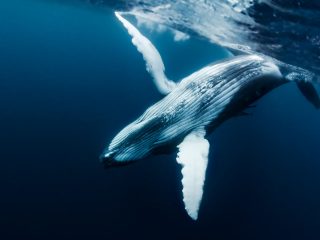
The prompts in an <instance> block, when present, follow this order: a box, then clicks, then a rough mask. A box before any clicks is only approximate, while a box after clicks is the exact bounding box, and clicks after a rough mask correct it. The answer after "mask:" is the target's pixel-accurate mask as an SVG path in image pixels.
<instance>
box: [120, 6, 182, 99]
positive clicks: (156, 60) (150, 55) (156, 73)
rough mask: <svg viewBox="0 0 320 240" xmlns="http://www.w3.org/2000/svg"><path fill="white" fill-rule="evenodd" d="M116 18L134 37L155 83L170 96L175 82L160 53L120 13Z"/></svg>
mask: <svg viewBox="0 0 320 240" xmlns="http://www.w3.org/2000/svg"><path fill="white" fill-rule="evenodd" d="M115 15H116V17H117V18H118V19H119V21H120V22H121V23H122V24H123V26H124V27H125V28H126V29H127V30H128V33H129V34H130V36H131V37H132V43H133V45H134V46H136V47H137V50H138V51H139V52H140V53H141V54H142V56H143V59H144V60H145V62H146V65H147V71H148V72H149V73H150V74H151V75H152V77H153V79H154V83H155V85H156V87H157V88H158V90H159V92H161V93H162V94H168V93H169V92H171V91H172V89H173V88H175V86H176V84H175V82H173V81H171V80H169V79H168V78H167V77H166V75H165V73H164V71H165V67H164V64H163V61H162V58H161V56H160V53H159V52H158V50H157V49H156V48H155V46H154V45H153V44H152V43H151V42H150V40H149V39H148V38H146V37H145V36H143V35H142V34H141V33H140V32H139V30H138V29H137V28H136V27H135V26H133V25H132V24H131V23H130V22H129V21H128V20H126V19H125V18H124V17H123V16H122V15H121V13H120V12H115Z"/></svg>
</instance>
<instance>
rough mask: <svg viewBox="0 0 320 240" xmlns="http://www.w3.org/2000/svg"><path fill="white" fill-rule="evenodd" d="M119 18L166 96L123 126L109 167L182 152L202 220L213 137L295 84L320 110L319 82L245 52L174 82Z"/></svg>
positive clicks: (191, 203)
mask: <svg viewBox="0 0 320 240" xmlns="http://www.w3.org/2000/svg"><path fill="white" fill-rule="evenodd" d="M115 14H116V17H117V18H118V19H119V20H120V22H121V23H122V24H123V26H124V27H125V28H126V29H127V31H128V33H129V35H130V36H131V37H132V43H133V44H134V45H135V46H136V47H137V49H138V51H139V52H140V53H141V54H142V56H143V58H144V60H145V61H146V65H147V71H149V72H150V74H151V76H152V77H153V79H154V82H155V83H156V86H157V88H158V89H159V91H160V92H161V93H162V94H163V95H164V97H163V98H162V99H161V100H160V101H158V102H156V103H154V104H153V105H151V106H150V107H149V108H147V109H146V110H145V111H144V112H143V113H142V114H141V116H140V117H138V118H137V119H136V120H135V121H133V122H131V123H130V124H129V125H127V126H126V127H124V128H123V129H122V130H121V131H120V132H119V133H118V134H117V135H116V136H115V137H114V138H113V139H112V140H111V142H110V144H108V146H107V147H106V149H105V150H104V151H103V153H102V154H101V157H100V159H101V162H102V163H103V165H104V166H105V167H106V168H109V167H116V166H123V165H127V164H130V163H133V162H135V161H137V160H139V159H143V158H146V157H147V156H150V155H156V154H166V153H171V152H177V157H176V161H177V163H178V164H180V165H181V173H182V195H183V202H184V206H185V210H186V212H187V214H188V215H189V216H190V217H191V218H192V219H193V220H197V218H198V212H199V208H200V204H201V199H202V196H203V187H204V183H205V175H206V168H207V165H208V160H209V159H208V156H209V148H210V143H209V141H208V140H207V138H208V136H209V135H210V134H212V133H213V132H214V130H215V129H216V128H217V127H219V126H220V125H221V124H223V123H224V122H225V121H227V120H228V119H230V118H233V117H237V116H242V115H247V112H246V110H247V109H248V108H249V107H250V106H252V104H254V103H255V102H256V101H257V100H259V99H260V98H261V97H263V96H265V95H266V94H268V93H269V92H270V91H272V90H273V89H275V88H277V87H280V86H281V85H283V84H286V83H291V82H294V83H296V84H297V86H298V89H300V91H301V92H302V94H303V95H304V96H305V97H306V99H307V100H308V101H309V102H311V103H312V104H313V105H314V106H315V107H316V108H320V97H319V96H320V94H319V93H320V90H319V79H318V78H317V76H315V75H313V74H311V73H308V72H305V71H302V70H300V69H297V68H290V67H288V66H283V65H281V64H278V63H277V62H276V61H273V60H272V59H270V58H266V57H263V56H261V55H259V54H247V53H241V54H239V55H236V56H235V55H233V56H231V57H228V58H227V59H223V60H221V61H218V62H214V63H212V64H209V65H207V66H205V67H203V68H201V69H200V70H198V71H196V72H194V73H192V74H191V75H189V76H186V77H185V78H183V79H181V80H180V81H172V80H169V79H168V78H167V77H166V75H165V73H164V64H163V62H162V59H161V55H160V53H159V52H158V51H157V49H156V48H155V46H154V45H153V44H152V43H151V42H150V41H149V40H148V39H147V38H146V37H145V36H144V35H142V34H141V33H140V32H139V30H138V29H137V28H136V27H135V26H134V25H132V24H131V23H130V22H129V21H128V20H126V19H125V18H124V15H125V13H120V12H116V13H115Z"/></svg>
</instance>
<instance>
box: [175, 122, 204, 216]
mask: <svg viewBox="0 0 320 240" xmlns="http://www.w3.org/2000/svg"><path fill="white" fill-rule="evenodd" d="M204 137H205V130H204V129H203V128H201V129H198V130H195V131H193V132H191V133H190V134H189V135H187V136H186V137H185V138H184V140H183V142H182V143H181V144H179V145H178V148H179V152H178V155H177V162H178V163H179V164H181V165H182V170H181V172H182V187H183V189H182V193H183V202H184V205H185V209H186V211H187V213H188V214H189V216H190V217H191V218H192V219H194V220H197V218H198V211H199V207H200V203H201V199H202V194H203V186H204V180H205V174H206V168H207V164H208V154H209V142H208V140H206V139H205V138H204Z"/></svg>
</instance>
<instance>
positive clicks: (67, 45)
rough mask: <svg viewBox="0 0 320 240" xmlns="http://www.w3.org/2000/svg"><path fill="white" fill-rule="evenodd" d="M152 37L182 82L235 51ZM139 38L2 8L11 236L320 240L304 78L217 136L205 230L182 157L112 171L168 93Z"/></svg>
mask: <svg viewBox="0 0 320 240" xmlns="http://www.w3.org/2000/svg"><path fill="white" fill-rule="evenodd" d="M150 38H151V39H152V41H153V42H154V43H155V44H156V45H157V47H158V49H159V51H160V52H161V54H162V56H163V59H164V62H165V65H166V68H167V73H168V76H169V77H171V78H172V79H180V78H182V77H183V76H186V75H187V74H190V73H192V72H193V71H195V70H197V69H199V68H200V67H201V66H203V65H205V64H207V63H210V62H211V61H213V60H216V59H219V58H222V57H226V56H227V54H226V53H225V52H224V51H223V50H222V49H220V48H218V47H216V46H213V45H210V44H209V43H205V42H201V41H199V40H188V41H186V42H181V43H174V42H173V40H172V36H171V35H170V33H164V34H160V35H159V34H158V33H156V32H153V33H152V34H150ZM130 41H131V40H130V37H129V36H128V35H127V33H126V31H125V30H124V29H123V27H122V26H121V24H120V23H119V22H118V21H117V20H116V19H115V17H114V15H113V13H112V12H111V10H110V9H99V10H98V9H94V8H92V9H90V8H89V9H88V8H84V7H82V6H76V5H75V6H70V5H69V6H64V5H62V4H57V3H51V2H50V3H46V2H37V1H31V0H30V1H22V0H20V1H19V0H10V1H1V2H0V54H1V55H0V123H1V124H0V190H1V195H0V239H3V240H7V239H129V238H130V239H219V240H223V239H266V240H269V239H299V240H301V239H308V240H312V239H319V238H320V147H319V146H320V144H319V142H320V141H319V140H320V139H319V136H320V112H319V111H317V110H315V109H314V108H313V107H312V106H311V105H310V104H309V103H308V102H307V101H305V99H304V98H303V96H302V95H301V94H300V93H299V91H298V89H297V88H296V86H295V85H294V84H288V85H286V86H283V87H281V88H279V89H276V90H275V91H273V92H272V93H270V94H269V95H267V96H266V97H264V98H263V99H262V100H261V101H259V102H258V103H257V107H256V108H255V109H253V110H251V112H252V115H251V116H249V117H238V118H234V119H232V120H230V121H228V122H226V123H225V124H223V125H222V126H221V127H220V128H219V129H218V130H217V131H215V132H214V133H213V134H212V136H211V139H210V142H211V153H210V158H209V160H210V161H209V166H208V170H207V180H206V184H205V191H204V197H203V202H202V205H201V209H200V213H199V220H198V221H197V222H194V221H192V220H191V219H190V218H189V217H188V216H187V214H186V213H185V211H184V209H183V208H184V207H183V203H182V197H181V183H180V181H181V179H180V178H181V174H180V167H179V166H178V164H176V162H175V155H174V154H173V155H169V156H157V157H150V158H148V159H145V160H142V161H140V162H138V163H136V164H133V165H130V166H127V167H123V168H117V169H108V170H104V169H103V167H102V165H101V164H100V163H99V160H98V157H99V155H100V153H101V152H102V150H103V148H104V147H106V146H107V144H108V142H109V141H110V140H111V139H112V137H113V136H114V135H115V134H116V133H117V132H118V131H119V130H121V129H122V128H123V127H124V126H125V125H126V124H128V123H130V122H131V121H132V120H134V119H135V118H136V117H138V116H139V115H140V114H141V113H142V112H143V111H144V110H145V109H146V107H148V106H150V105H151V104H153V103H155V102H156V101H158V100H159V99H161V97H162V96H161V95H160V94H159V93H158V92H157V90H156V88H155V87H154V85H153V83H152V81H151V79H150V76H149V75H148V73H147V72H146V71H145V63H144V62H143V60H142V57H141V55H140V54H139V53H138V52H137V51H136V49H135V48H134V46H132V44H131V42H130Z"/></svg>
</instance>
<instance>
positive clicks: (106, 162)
mask: <svg viewBox="0 0 320 240" xmlns="http://www.w3.org/2000/svg"><path fill="white" fill-rule="evenodd" d="M100 162H101V163H102V164H103V166H104V168H111V167H122V166H126V165H129V164H131V163H133V162H134V161H119V160H116V152H115V151H112V152H107V153H103V154H102V155H101V156H100Z"/></svg>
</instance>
